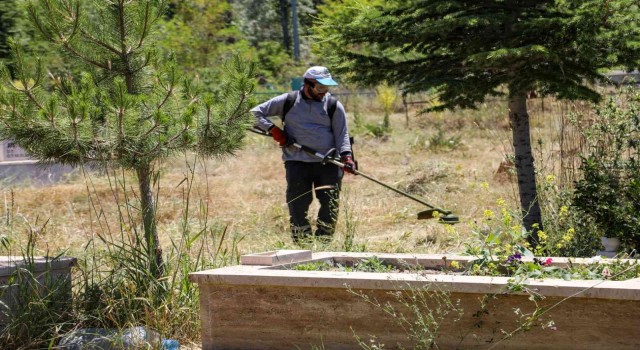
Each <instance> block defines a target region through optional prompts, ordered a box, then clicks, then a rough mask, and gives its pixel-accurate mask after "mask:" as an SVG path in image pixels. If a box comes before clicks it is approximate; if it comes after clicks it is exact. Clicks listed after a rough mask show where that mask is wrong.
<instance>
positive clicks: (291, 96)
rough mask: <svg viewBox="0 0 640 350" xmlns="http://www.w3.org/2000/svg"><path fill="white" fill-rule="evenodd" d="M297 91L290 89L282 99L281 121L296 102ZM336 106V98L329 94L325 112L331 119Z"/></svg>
mask: <svg viewBox="0 0 640 350" xmlns="http://www.w3.org/2000/svg"><path fill="white" fill-rule="evenodd" d="M298 91H299V90H296V91H290V92H289V93H288V94H287V99H286V100H285V101H284V107H283V108H282V116H281V118H282V121H283V122H284V118H285V116H286V115H287V113H289V110H291V107H293V104H294V103H295V102H296V98H298ZM337 106H338V99H337V98H335V97H333V96H329V105H328V106H327V112H328V113H329V118H331V119H333V115H334V114H335V113H336V108H337Z"/></svg>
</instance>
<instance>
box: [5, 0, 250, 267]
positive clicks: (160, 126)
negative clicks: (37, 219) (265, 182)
mask: <svg viewBox="0 0 640 350" xmlns="http://www.w3.org/2000/svg"><path fill="white" fill-rule="evenodd" d="M166 5H167V2H166V1H163V0H139V1H128V0H115V1H101V0H92V1H89V0H82V1H79V0H76V1H70V0H39V1H37V2H35V3H33V4H31V5H30V6H29V14H30V17H31V20H32V22H33V24H34V25H35V26H36V27H37V28H38V30H39V31H40V32H41V34H42V35H43V36H44V37H45V38H46V39H48V41H50V42H51V43H53V44H54V45H55V46H56V47H58V48H59V49H60V50H61V51H63V52H65V53H66V54H67V55H68V57H69V59H70V60H74V61H77V62H80V63H82V64H83V66H84V68H85V69H84V71H83V72H82V73H81V74H79V75H77V76H69V77H52V79H50V80H47V79H45V75H44V74H43V68H42V67H43V65H42V62H36V63H33V64H32V62H28V61H26V60H25V59H24V57H23V56H22V53H21V52H22V51H21V48H20V47H19V45H16V44H13V45H12V50H13V57H14V61H15V67H14V68H15V69H14V71H15V73H14V74H13V76H10V73H9V71H8V70H7V69H6V68H3V69H2V71H1V72H2V76H0V82H2V83H3V86H2V87H1V88H0V139H2V138H11V139H13V140H15V141H16V142H17V143H18V144H19V145H20V146H22V147H23V148H24V149H26V150H27V151H28V152H29V153H30V154H31V155H32V156H34V157H37V158H38V159H39V160H41V161H43V162H59V163H62V164H68V165H72V166H80V165H84V164H99V165H103V166H106V167H121V168H125V169H129V170H132V171H134V172H135V174H136V176H137V180H138V187H139V191H140V196H139V197H140V211H141V217H142V222H141V226H142V228H143V232H144V235H145V243H146V249H147V253H148V257H149V271H150V272H151V273H152V274H153V275H154V276H158V277H160V276H162V275H163V258H162V249H161V247H160V243H159V238H158V232H157V228H156V218H155V214H156V203H155V202H154V195H153V191H152V180H153V177H154V176H156V170H155V169H156V167H157V165H158V163H159V162H161V161H162V160H163V159H165V158H167V157H169V156H171V155H173V154H176V153H177V152H184V151H195V152H198V153H200V154H201V155H203V156H224V155H229V154H232V153H233V152H234V151H236V150H237V149H238V148H239V147H240V146H241V142H242V140H243V137H244V134H245V129H246V127H247V125H248V124H249V123H250V121H251V117H250V114H249V113H248V108H249V107H250V106H251V104H252V102H251V101H250V94H251V92H252V89H253V80H252V75H253V73H252V67H250V66H245V65H244V64H243V63H242V62H241V61H240V60H239V59H237V60H235V61H232V62H230V63H229V64H228V66H227V70H226V72H227V75H226V77H225V78H224V79H223V80H222V81H221V82H220V84H219V86H217V87H215V88H214V89H213V90H215V91H214V93H212V94H206V95H203V94H200V93H199V92H198V88H197V86H195V85H194V84H192V83H191V82H190V80H189V79H188V78H185V79H183V78H181V76H180V74H178V73H177V68H176V62H175V60H169V61H165V62H161V61H160V60H158V59H157V58H156V57H155V56H154V53H155V52H154V44H155V42H156V41H155V34H156V33H155V27H154V25H155V24H156V22H157V21H158V20H159V18H161V16H162V15H163V11H165V10H166Z"/></svg>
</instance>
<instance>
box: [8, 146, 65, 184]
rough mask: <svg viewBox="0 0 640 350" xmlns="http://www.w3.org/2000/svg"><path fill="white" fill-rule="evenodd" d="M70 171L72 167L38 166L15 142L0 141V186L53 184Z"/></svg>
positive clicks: (58, 165) (57, 165) (56, 165)
mask: <svg viewBox="0 0 640 350" xmlns="http://www.w3.org/2000/svg"><path fill="white" fill-rule="evenodd" d="M71 171H73V168H72V167H69V166H64V165H60V164H39V163H38V161H37V160H35V159H33V158H31V157H29V155H28V154H27V152H26V151H25V150H24V149H23V148H22V147H20V146H18V145H17V144H16V143H15V142H13V141H10V140H3V141H0V185H1V184H3V183H5V184H6V183H15V182H24V181H29V182H34V183H39V184H47V183H53V182H56V181H58V180H60V179H61V177H62V176H63V175H65V174H68V173H70V172H71Z"/></svg>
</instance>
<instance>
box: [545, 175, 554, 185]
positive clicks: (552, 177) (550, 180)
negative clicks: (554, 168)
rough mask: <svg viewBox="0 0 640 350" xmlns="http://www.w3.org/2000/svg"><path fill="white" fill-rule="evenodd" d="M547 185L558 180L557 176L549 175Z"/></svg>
mask: <svg viewBox="0 0 640 350" xmlns="http://www.w3.org/2000/svg"><path fill="white" fill-rule="evenodd" d="M545 181H546V183H547V185H551V184H553V183H554V182H555V181H556V176H555V175H547V178H546V179H545Z"/></svg>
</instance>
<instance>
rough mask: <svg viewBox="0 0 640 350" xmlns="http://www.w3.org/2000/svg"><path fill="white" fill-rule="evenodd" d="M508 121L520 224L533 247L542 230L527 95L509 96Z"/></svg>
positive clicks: (536, 243)
mask: <svg viewBox="0 0 640 350" xmlns="http://www.w3.org/2000/svg"><path fill="white" fill-rule="evenodd" d="M509 120H510V121H511V128H512V130H513V148H514V151H515V160H514V161H515V167H516V172H517V175H518V190H519V193H520V206H521V210H522V214H523V218H522V224H523V225H524V228H525V229H526V230H527V232H529V237H528V238H527V240H528V241H529V243H530V244H531V246H532V247H533V248H535V247H536V246H537V245H538V231H541V230H543V227H542V213H541V211H540V204H539V203H538V192H537V188H536V174H535V168H534V164H533V152H532V151H531V136H530V131H529V114H528V113H527V96H526V94H525V93H524V92H522V93H517V94H514V95H513V96H512V97H510V98H509Z"/></svg>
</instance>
